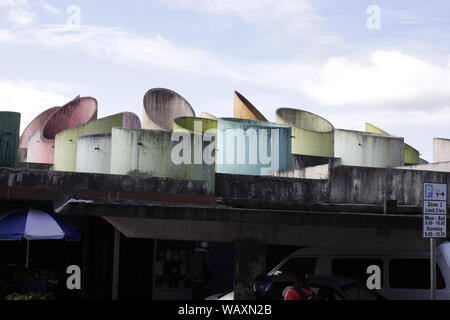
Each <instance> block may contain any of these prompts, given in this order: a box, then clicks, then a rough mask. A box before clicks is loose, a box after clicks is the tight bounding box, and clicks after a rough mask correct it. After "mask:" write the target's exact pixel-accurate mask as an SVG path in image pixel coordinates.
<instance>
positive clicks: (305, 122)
mask: <svg viewBox="0 0 450 320" xmlns="http://www.w3.org/2000/svg"><path fill="white" fill-rule="evenodd" d="M276 121H277V123H280V124H284V125H287V126H290V127H292V135H293V137H292V153H293V154H300V155H307V156H319V157H334V127H333V125H332V124H331V123H330V122H329V121H327V120H325V119H324V118H322V117H320V116H318V115H316V114H314V113H311V112H307V111H303V110H298V109H291V108H281V109H278V110H277V112H276Z"/></svg>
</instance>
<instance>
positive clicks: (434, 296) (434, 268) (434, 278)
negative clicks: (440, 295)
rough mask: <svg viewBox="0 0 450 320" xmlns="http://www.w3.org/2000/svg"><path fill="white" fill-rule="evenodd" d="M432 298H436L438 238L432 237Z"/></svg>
mask: <svg viewBox="0 0 450 320" xmlns="http://www.w3.org/2000/svg"><path fill="white" fill-rule="evenodd" d="M430 271H431V272H430V275H431V282H430V283H431V300H436V239H434V238H431V239H430Z"/></svg>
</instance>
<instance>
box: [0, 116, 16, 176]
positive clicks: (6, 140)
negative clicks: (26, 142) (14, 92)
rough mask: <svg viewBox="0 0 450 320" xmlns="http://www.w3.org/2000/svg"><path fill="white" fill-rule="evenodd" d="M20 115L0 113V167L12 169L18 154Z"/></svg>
mask: <svg viewBox="0 0 450 320" xmlns="http://www.w3.org/2000/svg"><path fill="white" fill-rule="evenodd" d="M19 132H20V113H17V112H0V167H14V166H15V165H16V163H17V156H18V153H19Z"/></svg>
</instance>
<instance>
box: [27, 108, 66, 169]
mask: <svg viewBox="0 0 450 320" xmlns="http://www.w3.org/2000/svg"><path fill="white" fill-rule="evenodd" d="M59 109H61V107H54V108H50V109H48V110H46V111H44V112H42V113H41V114H40V115H38V116H37V117H36V118H35V119H34V120H33V121H31V122H30V124H29V125H28V126H27V127H26V128H25V130H24V131H23V133H22V136H21V137H20V143H19V161H20V162H26V161H27V151H28V143H29V140H30V138H31V137H32V136H34V134H35V133H36V132H38V131H39V130H41V128H43V127H44V125H45V123H46V122H47V121H48V120H49V119H50V118H51V117H52V116H53V115H54V114H55V113H56V112H57V111H58V110H59Z"/></svg>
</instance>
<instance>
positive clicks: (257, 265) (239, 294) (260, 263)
mask: <svg viewBox="0 0 450 320" xmlns="http://www.w3.org/2000/svg"><path fill="white" fill-rule="evenodd" d="M234 249H235V272H234V294H235V300H252V299H253V293H252V290H251V285H252V283H253V281H254V280H255V278H256V277H257V276H258V275H260V274H266V273H267V270H266V245H265V243H263V242H261V241H259V240H256V239H239V240H236V241H235V243H234Z"/></svg>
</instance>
